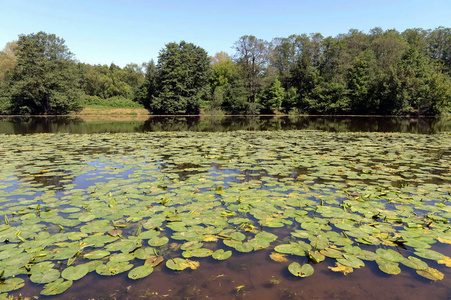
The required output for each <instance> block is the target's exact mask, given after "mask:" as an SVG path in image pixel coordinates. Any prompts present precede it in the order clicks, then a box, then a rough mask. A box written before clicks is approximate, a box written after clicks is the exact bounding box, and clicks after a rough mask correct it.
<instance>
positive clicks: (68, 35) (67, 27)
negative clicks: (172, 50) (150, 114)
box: [0, 0, 451, 67]
mask: <svg viewBox="0 0 451 300" xmlns="http://www.w3.org/2000/svg"><path fill="white" fill-rule="evenodd" d="M0 7H1V10H0V49H3V47H4V46H5V45H6V43H7V42H11V41H14V40H17V39H18V36H19V35H20V34H30V33H37V32H39V31H44V32H46V33H52V34H55V35H57V36H58V37H60V38H63V39H64V40H65V42H66V46H68V48H69V50H70V51H71V52H72V53H74V54H75V58H76V59H77V60H78V61H80V62H83V63H89V64H107V65H109V64H111V63H114V64H116V65H119V66H121V67H124V66H125V65H126V64H128V63H137V64H141V63H144V62H148V61H150V60H151V59H153V60H155V61H157V60H158V53H159V51H161V50H162V49H163V48H164V47H165V45H166V44H167V43H170V42H180V41H182V40H184V41H186V42H190V43H193V44H195V45H196V46H200V47H202V48H204V49H205V50H206V51H207V52H208V54H209V55H211V56H213V55H215V54H216V53H217V52H220V51H224V52H227V53H229V54H230V55H233V54H234V53H235V50H234V49H233V45H234V43H235V42H236V41H237V40H238V39H239V38H240V37H241V36H243V35H254V36H256V37H257V38H260V39H263V40H266V41H271V40H272V39H273V38H276V37H288V36H289V35H292V34H303V33H305V34H310V33H317V32H318V33H321V34H322V35H323V36H325V37H327V36H332V37H335V36H337V35H338V34H341V33H347V32H348V31H349V30H350V29H357V30H360V31H363V32H365V33H368V32H369V30H370V29H372V28H375V27H381V28H382V29H384V30H387V29H396V30H398V31H404V30H405V29H407V28H423V29H435V28H437V27H439V26H444V27H451V0H411V1H408V0H300V1H294V0H277V1H276V0H258V1H250V0H227V1H215V0H180V1H176V0H161V1H156V0H147V1H146V0H123V1H120V0H0Z"/></svg>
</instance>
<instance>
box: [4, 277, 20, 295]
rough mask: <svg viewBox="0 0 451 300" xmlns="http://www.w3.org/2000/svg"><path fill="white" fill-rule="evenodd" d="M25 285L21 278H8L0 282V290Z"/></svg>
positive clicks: (9, 290)
mask: <svg viewBox="0 0 451 300" xmlns="http://www.w3.org/2000/svg"><path fill="white" fill-rule="evenodd" d="M24 285H25V281H24V280H23V279H22V278H17V277H16V278H14V277H12V278H8V279H6V280H5V281H4V282H3V283H2V284H0V292H1V293H6V292H11V291H15V290H18V289H20V288H21V287H23V286H24Z"/></svg>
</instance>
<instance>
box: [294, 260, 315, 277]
mask: <svg viewBox="0 0 451 300" xmlns="http://www.w3.org/2000/svg"><path fill="white" fill-rule="evenodd" d="M288 271H290V273H291V274H293V275H294V276H297V277H308V276H310V275H312V274H313V272H314V269H313V267H312V266H311V265H309V264H305V265H302V266H301V265H300V264H299V263H297V262H293V263H291V264H290V265H289V266H288Z"/></svg>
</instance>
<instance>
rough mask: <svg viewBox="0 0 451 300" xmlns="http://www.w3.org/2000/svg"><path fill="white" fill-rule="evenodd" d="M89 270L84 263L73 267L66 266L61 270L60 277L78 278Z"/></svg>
mask: <svg viewBox="0 0 451 300" xmlns="http://www.w3.org/2000/svg"><path fill="white" fill-rule="evenodd" d="M88 272H89V267H88V266H87V265H85V264H83V265H77V266H75V267H68V268H66V269H64V270H63V272H62V273H61V277H63V278H64V279H67V280H73V281H75V280H79V279H81V278H83V277H84V276H85V275H86V274H88Z"/></svg>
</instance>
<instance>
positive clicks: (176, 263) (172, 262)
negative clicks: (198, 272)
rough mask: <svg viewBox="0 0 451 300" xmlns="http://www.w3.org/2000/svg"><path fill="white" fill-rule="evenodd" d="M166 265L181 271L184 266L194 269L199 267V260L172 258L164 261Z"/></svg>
mask: <svg viewBox="0 0 451 300" xmlns="http://www.w3.org/2000/svg"><path fill="white" fill-rule="evenodd" d="M166 267H168V268H169V269H171V270H176V271H182V270H185V269H186V268H190V269H193V270H194V269H197V268H198V267H199V262H197V261H192V260H189V259H183V258H173V259H169V260H167V261H166Z"/></svg>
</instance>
